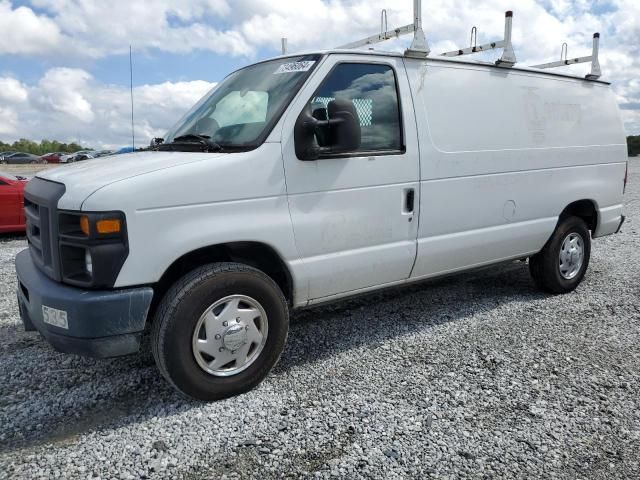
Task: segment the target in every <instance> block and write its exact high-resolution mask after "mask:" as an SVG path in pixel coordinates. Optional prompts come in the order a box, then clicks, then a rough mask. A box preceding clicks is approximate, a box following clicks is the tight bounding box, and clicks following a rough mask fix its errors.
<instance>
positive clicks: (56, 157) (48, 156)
mask: <svg viewBox="0 0 640 480" xmlns="http://www.w3.org/2000/svg"><path fill="white" fill-rule="evenodd" d="M62 155H66V154H65V153H62V152H52V153H45V154H44V155H41V156H40V159H41V160H44V161H45V162H46V163H60V157H61V156H62Z"/></svg>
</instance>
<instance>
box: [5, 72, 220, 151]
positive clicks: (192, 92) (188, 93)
mask: <svg viewBox="0 0 640 480" xmlns="http://www.w3.org/2000/svg"><path fill="white" fill-rule="evenodd" d="M4 85H10V86H11V90H12V91H16V92H21V95H19V96H16V97H17V101H14V102H12V103H11V104H9V105H7V106H6V107H0V135H2V137H0V138H1V139H3V140H5V141H7V140H12V139H17V138H18V137H25V138H30V139H35V140H40V139H43V138H49V139H56V140H61V141H76V142H79V143H82V144H84V145H90V146H94V147H120V146H123V145H130V144H131V103H130V96H129V89H128V88H126V87H120V86H113V85H104V84H101V83H99V82H97V81H96V80H95V79H93V78H92V76H91V75H90V74H89V73H88V72H86V71H84V70H81V69H70V68H54V69H51V70H48V71H47V72H46V73H45V74H44V76H43V77H42V78H41V79H40V81H39V82H38V83H37V84H35V85H33V86H30V87H29V86H25V85H23V84H20V83H19V82H17V81H16V80H15V79H13V78H8V77H4V78H2V77H0V92H1V91H2V87H3V86H4ZM214 85H215V84H213V83H209V82H205V81H201V80H195V81H191V82H176V83H172V82H165V83H161V84H157V85H142V86H139V87H136V88H134V99H135V105H134V108H135V127H136V128H135V134H136V138H137V140H136V143H137V144H143V143H147V142H148V141H149V140H150V139H151V138H153V137H155V136H162V135H163V134H164V133H165V131H166V130H167V129H168V128H169V127H170V126H171V125H172V124H173V123H175V122H176V121H177V120H178V119H179V118H180V117H181V116H182V115H183V114H184V113H185V112H186V111H187V110H188V109H189V108H191V106H192V105H193V104H195V102H196V101H197V100H198V99H200V98H201V97H202V96H203V95H204V94H205V93H206V92H207V91H209V90H210V89H211V88H213V86H214Z"/></svg>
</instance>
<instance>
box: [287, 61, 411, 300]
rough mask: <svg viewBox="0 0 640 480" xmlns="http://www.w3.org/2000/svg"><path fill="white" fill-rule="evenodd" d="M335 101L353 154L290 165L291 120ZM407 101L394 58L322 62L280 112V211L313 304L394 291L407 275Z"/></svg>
mask: <svg viewBox="0 0 640 480" xmlns="http://www.w3.org/2000/svg"><path fill="white" fill-rule="evenodd" d="M335 99H341V100H345V99H346V100H349V101H350V102H352V103H353V106H354V107H355V110H356V112H357V116H358V121H359V123H360V127H361V132H362V133H361V135H362V136H361V143H360V147H359V148H357V149H354V150H353V151H349V152H342V153H340V154H325V155H322V154H321V156H320V158H319V159H317V160H313V161H302V160H299V159H298V158H297V156H296V152H295V138H294V133H293V132H294V125H295V123H296V120H297V118H298V116H299V114H300V113H301V112H302V111H303V110H305V109H309V110H310V111H312V112H313V116H314V117H315V118H323V117H326V116H327V115H328V113H327V111H323V108H324V109H326V108H327V105H328V104H329V103H330V102H331V101H332V100H335ZM400 99H403V100H404V99H406V100H405V101H402V102H401V101H400ZM410 99H411V96H410V93H409V84H408V81H407V78H406V73H405V70H404V65H403V63H402V61H401V59H396V58H393V57H375V56H371V57H369V56H367V57H364V58H363V56H361V55H358V56H352V55H331V56H329V57H328V58H327V59H326V60H325V62H323V64H322V65H320V66H319V67H318V70H317V71H316V72H315V73H314V75H313V76H312V78H311V79H310V80H309V81H308V82H307V85H306V86H305V87H304V88H303V89H302V90H301V92H300V94H299V95H298V96H297V97H296V99H295V100H294V102H292V108H290V109H289V110H288V114H287V116H286V118H285V122H284V126H283V137H282V148H283V156H284V166H285V176H286V185H287V193H288V198H289V209H290V213H291V218H292V222H293V228H294V234H295V240H296V246H297V248H298V253H299V256H300V261H301V263H302V264H303V266H304V272H305V274H306V277H307V278H308V297H309V299H310V300H312V301H313V300H317V299H322V298H326V297H330V296H334V295H340V294H344V293H346V292H355V291H358V290H366V289H370V288H374V287H376V286H381V285H389V284H393V283H398V282H402V281H404V280H405V279H407V278H408V277H409V275H410V273H411V269H412V267H413V263H414V260H415V256H416V238H417V227H418V225H417V223H418V222H417V219H418V213H419V212H418V211H417V209H418V206H419V205H420V202H419V181H418V179H419V170H418V169H419V154H418V146H417V134H416V127H415V118H414V116H413V109H412V105H411V100H410ZM318 137H322V132H318V134H317V135H316V138H317V141H318V143H319V144H320V145H322V143H323V142H325V140H326V139H323V138H318Z"/></svg>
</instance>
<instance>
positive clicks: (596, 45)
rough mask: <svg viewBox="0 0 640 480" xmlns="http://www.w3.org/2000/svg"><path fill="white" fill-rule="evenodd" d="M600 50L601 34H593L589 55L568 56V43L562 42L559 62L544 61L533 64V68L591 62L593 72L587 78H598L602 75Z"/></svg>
mask: <svg viewBox="0 0 640 480" xmlns="http://www.w3.org/2000/svg"><path fill="white" fill-rule="evenodd" d="M599 50H600V34H599V33H594V34H593V47H592V52H591V55H589V56H588V57H576V58H567V53H568V48H567V44H566V43H563V44H562V49H561V50H560V60H558V61H557V62H549V63H542V64H540V65H532V67H533V68H542V69H544V68H555V67H565V66H567V65H575V64H577V63H587V62H591V72H590V73H589V74H587V75H586V76H585V78H586V79H587V80H597V79H599V78H600V76H601V75H602V73H601V71H600V62H599V61H598V52H599Z"/></svg>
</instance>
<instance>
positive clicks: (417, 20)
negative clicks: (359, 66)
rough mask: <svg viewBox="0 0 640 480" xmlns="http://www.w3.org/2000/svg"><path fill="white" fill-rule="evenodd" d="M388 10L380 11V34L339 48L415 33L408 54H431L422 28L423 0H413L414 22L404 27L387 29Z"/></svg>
mask: <svg viewBox="0 0 640 480" xmlns="http://www.w3.org/2000/svg"><path fill="white" fill-rule="evenodd" d="M387 28H388V27H387V11H386V10H382V12H381V13H380V34H378V35H371V36H370V37H367V38H363V39H362V40H357V41H355V42H351V43H347V44H346V45H341V46H340V47H338V48H345V49H350V48H359V47H364V46H366V45H374V44H376V43H380V42H384V41H385V40H391V39H392V38H398V37H400V36H401V35H408V34H410V33H413V42H411V46H410V47H409V48H408V49H407V51H406V52H405V54H406V55H411V54H413V55H417V56H423V57H426V56H427V55H429V44H428V43H427V39H426V38H425V35H424V32H423V30H422V0H413V23H411V24H409V25H404V26H403V27H399V28H394V29H392V30H388V29H387Z"/></svg>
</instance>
